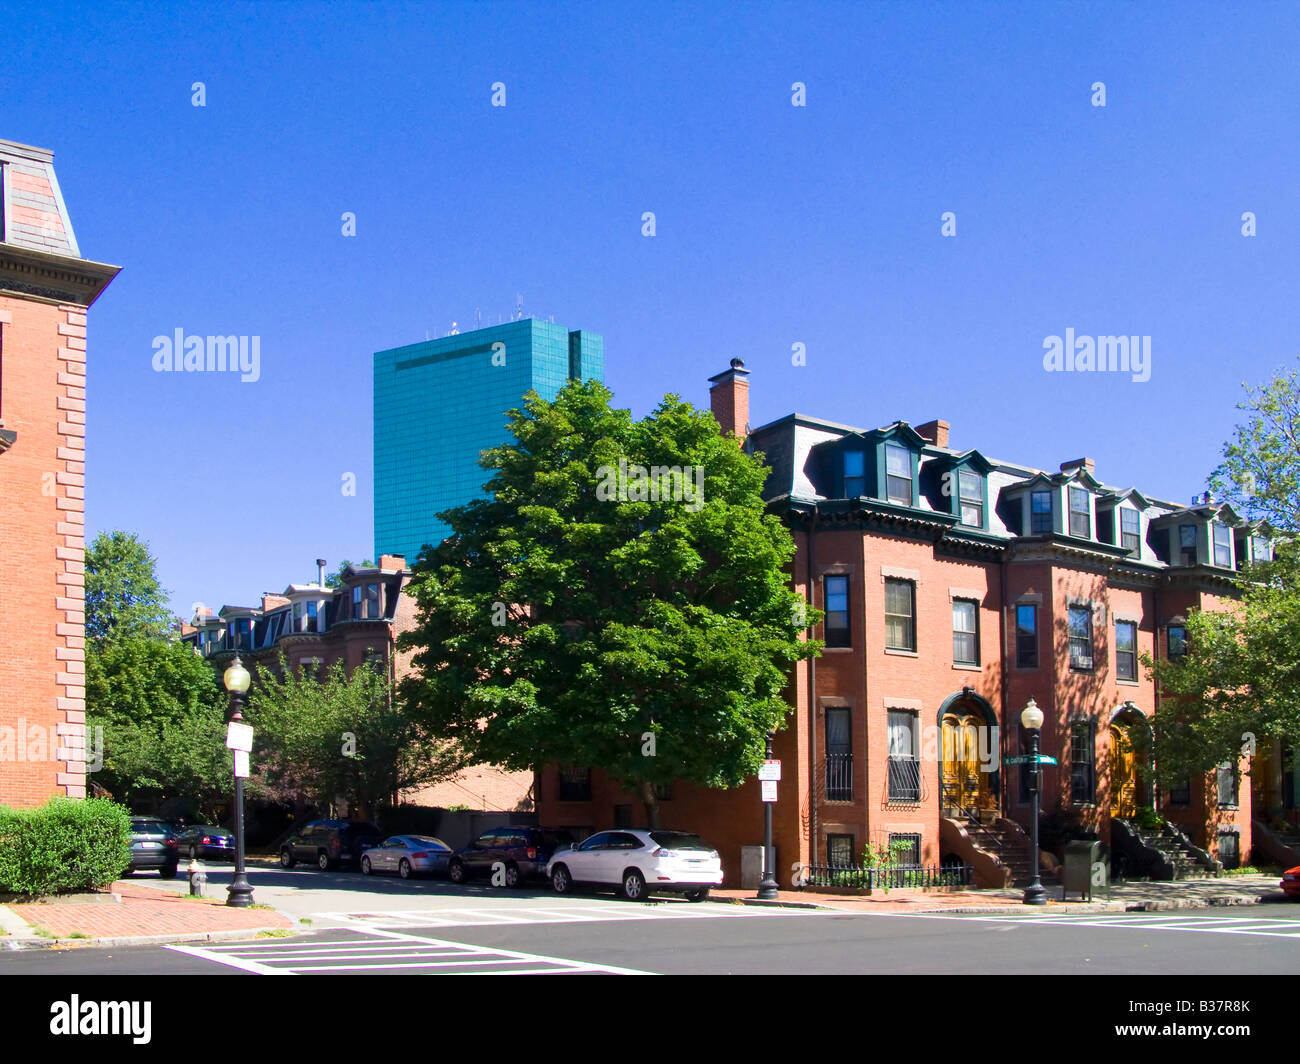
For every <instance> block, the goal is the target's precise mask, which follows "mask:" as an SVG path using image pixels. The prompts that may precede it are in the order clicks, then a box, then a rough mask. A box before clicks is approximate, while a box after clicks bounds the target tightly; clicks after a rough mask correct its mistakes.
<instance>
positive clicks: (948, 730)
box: [941, 712, 997, 809]
mask: <svg viewBox="0 0 1300 1064" xmlns="http://www.w3.org/2000/svg"><path fill="white" fill-rule="evenodd" d="M983 726H984V721H983V718H982V717H980V716H976V715H975V714H973V713H960V712H958V713H946V714H944V718H943V772H942V778H941V783H942V787H943V804H944V805H945V806H946V807H948V808H951V809H996V808H997V795H996V794H994V792H993V788H992V786H991V785H990V783H991V780H992V773H990V772H985V771H983V766H982V763H981V762H982V759H981V757H980V753H981V751H980V741H979V740H980V729H981V728H982V727H983ZM994 756H996V755H994Z"/></svg>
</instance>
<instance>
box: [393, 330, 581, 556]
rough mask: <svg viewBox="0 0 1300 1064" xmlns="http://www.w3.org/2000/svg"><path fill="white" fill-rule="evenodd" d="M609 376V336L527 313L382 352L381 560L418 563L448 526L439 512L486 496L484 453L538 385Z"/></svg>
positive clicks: (550, 393)
mask: <svg viewBox="0 0 1300 1064" xmlns="http://www.w3.org/2000/svg"><path fill="white" fill-rule="evenodd" d="M604 377H605V344H604V339H603V338H602V337H600V336H598V335H596V334H595V333H589V332H582V331H574V332H570V331H569V330H568V329H566V328H564V326H562V325H555V324H554V323H552V322H546V321H538V320H537V319H536V318H523V319H521V320H518V321H512V322H508V323H506V324H504V325H494V326H489V327H488V328H485V329H476V330H475V331H473V332H468V333H460V334H457V335H454V336H444V337H441V338H440V339H437V340H429V341H426V342H424V343H419V344H411V345H409V346H407V347H396V348H393V349H392V350H389V351H378V352H376V353H375V429H374V431H375V557H376V558H378V557H379V556H380V555H381V554H402V555H405V556H406V560H407V562H408V564H413V563H414V562H415V560H416V558H417V557H419V554H420V551H421V550H422V549H423V547H424V546H425V544H436V543H439V542H441V541H442V539H443V538H444V537H445V536H446V535H447V533H448V532H450V528H448V526H447V525H446V524H445V523H444V522H442V521H439V520H438V518H437V517H436V516H435V515H436V514H438V513H441V512H442V511H443V510H449V509H451V508H452V507H455V506H461V505H463V504H464V503H467V502H469V501H470V500H471V499H473V498H475V497H479V496H482V495H483V494H484V493H483V485H484V483H485V482H486V481H487V479H488V477H489V476H490V473H489V472H488V471H487V470H485V469H483V467H482V466H480V465H479V464H478V459H479V453H480V452H481V451H484V450H486V449H487V448H489V447H498V446H500V445H501V444H503V443H507V442H509V441H510V440H511V439H512V437H511V435H510V432H509V430H508V429H507V428H506V411H507V410H510V409H511V408H513V407H522V406H523V396H524V393H525V392H527V391H529V390H530V389H531V390H533V391H536V392H537V393H538V394H539V395H540V396H541V397H542V398H543V399H554V398H555V397H556V395H557V394H558V393H559V391H560V389H561V388H562V387H564V385H565V383H567V382H568V381H569V380H570V379H573V378H577V379H581V380H591V379H595V380H600V381H603V380H604Z"/></svg>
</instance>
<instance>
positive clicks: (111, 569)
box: [86, 530, 174, 643]
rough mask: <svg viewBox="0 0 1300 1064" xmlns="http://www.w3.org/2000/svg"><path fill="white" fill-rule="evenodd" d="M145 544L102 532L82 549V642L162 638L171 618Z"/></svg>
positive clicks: (132, 537) (129, 535) (125, 534)
mask: <svg viewBox="0 0 1300 1064" xmlns="http://www.w3.org/2000/svg"><path fill="white" fill-rule="evenodd" d="M155 566H156V562H155V561H154V558H153V555H152V554H150V553H149V548H148V546H147V545H146V544H145V543H143V542H142V541H141V540H140V539H138V538H137V537H136V536H135V535H134V534H132V533H130V532H121V531H116V530H115V531H112V532H101V533H100V534H99V535H97V536H96V537H95V539H94V541H93V542H92V543H91V544H90V546H89V547H88V548H86V638H87V639H89V640H90V641H91V642H92V643H102V642H104V641H105V640H107V639H110V638H124V637H127V636H138V635H143V636H161V635H164V634H166V633H167V632H168V631H170V630H171V629H172V627H173V623H174V619H173V618H172V616H171V614H170V613H169V611H168V609H167V605H166V602H165V599H166V597H167V593H166V592H165V591H163V589H162V587H161V586H160V585H159V583H158V577H157V574H156V573H155Z"/></svg>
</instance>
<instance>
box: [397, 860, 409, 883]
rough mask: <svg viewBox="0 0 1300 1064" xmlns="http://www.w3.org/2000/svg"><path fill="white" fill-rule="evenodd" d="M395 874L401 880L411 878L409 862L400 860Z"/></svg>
mask: <svg viewBox="0 0 1300 1064" xmlns="http://www.w3.org/2000/svg"><path fill="white" fill-rule="evenodd" d="M397 874H398V875H399V876H401V877H402V878H403V879H410V878H411V862H410V861H408V860H407V859H406V858H405V857H403V858H402V861H401V863H400V864H399V865H398V866H397Z"/></svg>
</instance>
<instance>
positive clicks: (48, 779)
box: [0, 295, 86, 806]
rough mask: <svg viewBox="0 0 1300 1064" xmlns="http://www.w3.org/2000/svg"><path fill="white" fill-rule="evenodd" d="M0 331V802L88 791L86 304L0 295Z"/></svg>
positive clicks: (27, 802)
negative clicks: (1, 433) (1, 429)
mask: <svg viewBox="0 0 1300 1064" xmlns="http://www.w3.org/2000/svg"><path fill="white" fill-rule="evenodd" d="M0 342H2V343H3V378H2V379H0V389H3V391H0V417H3V419H4V426H5V428H6V429H8V430H13V431H16V432H17V434H18V438H17V441H16V442H15V443H14V445H13V446H12V447H11V448H10V449H9V450H8V451H7V452H5V453H4V454H0V500H3V502H2V503H0V542H2V543H3V544H4V549H5V565H4V578H3V583H2V584H0V804H7V805H15V806H31V805H38V804H40V803H41V802H43V801H45V800H46V799H48V798H50V797H51V796H53V795H55V794H67V795H71V796H73V797H83V796H84V795H85V729H84V725H85V687H84V683H85V679H84V673H85V663H84V646H85V641H84V639H85V614H84V606H85V603H84V576H83V574H84V569H85V566H84V559H85V539H84V523H85V518H84V508H85V465H84V461H85V451H84V446H85V421H86V414H85V409H86V404H85V397H86V393H85V372H86V369H85V366H86V316H85V313H84V310H83V308H80V307H76V306H54V305H52V304H49V303H44V302H40V301H37V300H29V299H22V298H19V297H15V296H8V295H0ZM6 729H12V731H6ZM36 729H40V732H37V731H36ZM24 732H25V734H26V737H27V739H28V743H27V744H22V743H21V739H22V737H23V734H24ZM40 736H43V737H44V740H45V741H44V744H43V746H44V749H43V750H42V749H41V746H42V744H41V743H40V742H39V740H38V737H40ZM19 746H21V747H22V748H21V749H16V748H15V747H19ZM33 756H38V757H39V758H40V759H39V760H29V758H30V757H33Z"/></svg>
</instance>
